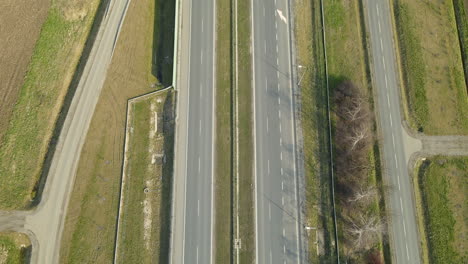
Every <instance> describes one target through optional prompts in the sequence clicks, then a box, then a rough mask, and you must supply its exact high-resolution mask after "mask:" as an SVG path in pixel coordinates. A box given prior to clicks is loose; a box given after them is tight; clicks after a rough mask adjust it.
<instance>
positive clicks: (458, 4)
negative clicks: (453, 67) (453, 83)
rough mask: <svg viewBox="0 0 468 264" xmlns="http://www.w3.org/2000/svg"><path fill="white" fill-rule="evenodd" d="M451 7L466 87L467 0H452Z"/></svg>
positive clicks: (467, 81) (467, 65) (467, 79)
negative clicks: (455, 24)
mask: <svg viewBox="0 0 468 264" xmlns="http://www.w3.org/2000/svg"><path fill="white" fill-rule="evenodd" d="M453 8H454V11H455V19H456V21H457V29H458V38H459V40H460V51H461V55H462V61H463V69H464V71H465V84H466V86H467V87H468V18H467V15H468V14H467V10H468V1H466V0H453ZM467 89H468V88H467Z"/></svg>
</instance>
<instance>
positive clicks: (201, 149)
mask: <svg viewBox="0 0 468 264" xmlns="http://www.w3.org/2000/svg"><path fill="white" fill-rule="evenodd" d="M187 2H189V1H187ZM187 2H186V3H185V4H184V5H183V6H182V27H183V29H182V33H181V41H180V42H181V43H182V44H181V45H182V48H181V51H180V63H181V65H180V67H181V69H182V71H180V72H179V73H180V75H181V76H179V79H180V81H178V82H177V83H180V86H179V87H176V88H177V89H178V91H179V96H178V98H179V104H178V117H177V122H178V128H177V130H178V132H177V133H178V134H177V135H176V136H177V144H176V164H177V165H176V167H175V181H176V182H175V192H174V195H175V196H177V197H174V199H175V200H174V202H175V204H174V207H175V208H174V220H173V237H172V245H171V246H172V253H171V262H172V263H211V262H212V249H213V248H214V246H213V239H212V236H213V231H212V230H213V225H214V223H213V220H212V219H213V214H214V212H213V202H214V201H213V199H212V197H213V165H214V164H213V148H214V137H213V131H214V74H215V71H214V56H215V52H214V40H215V28H214V18H215V14H214V12H215V2H214V0H191V1H190V2H189V4H187ZM188 12H189V13H188ZM186 42H188V45H186V44H184V43H186ZM185 64H186V65H188V67H186V66H184V65H185Z"/></svg>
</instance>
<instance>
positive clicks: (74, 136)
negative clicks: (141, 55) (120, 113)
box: [22, 0, 129, 264]
mask: <svg viewBox="0 0 468 264" xmlns="http://www.w3.org/2000/svg"><path fill="white" fill-rule="evenodd" d="M117 1H118V2H117ZM128 3H129V0H115V1H114V2H113V5H112V6H111V7H110V9H109V11H108V15H107V16H106V18H105V21H104V22H103V24H102V26H101V28H100V29H99V32H98V38H97V39H98V41H96V43H95V44H94V46H93V48H92V51H91V53H92V55H91V57H90V59H89V61H88V63H87V64H86V66H85V70H84V72H85V74H84V75H83V76H82V78H81V80H80V83H79V85H78V88H77V91H76V94H75V97H74V98H73V101H72V105H71V107H70V111H69V113H68V116H67V118H66V121H65V125H64V128H63V130H62V133H61V135H60V138H59V143H58V147H57V151H56V153H55V155H54V158H53V161H52V165H51V170H50V173H49V175H48V179H47V182H46V185H45V190H44V194H43V199H42V201H41V203H40V204H39V206H38V207H37V208H36V209H34V210H33V211H31V212H29V213H27V214H26V217H25V223H24V226H23V227H22V228H24V230H30V231H32V232H33V234H34V236H35V238H34V239H37V241H38V243H39V245H40V246H38V247H33V253H32V258H31V262H32V263H39V264H41V263H57V262H58V254H59V252H58V251H59V244H60V241H61V232H62V230H63V223H64V217H65V215H66V211H67V205H68V200H69V197H70V190H71V188H72V183H73V178H74V175H75V170H76V166H77V162H78V160H79V155H80V153H81V148H82V145H83V141H84V138H85V136H84V135H86V132H87V129H88V127H89V123H90V121H91V117H92V115H93V112H94V108H95V106H96V103H97V99H98V98H99V93H100V91H101V87H102V84H103V82H104V78H105V76H106V74H105V73H106V70H107V67H108V66H109V63H110V60H111V56H112V52H113V50H112V47H113V45H114V41H115V40H116V39H117V38H118V35H119V29H120V25H121V23H122V22H123V19H124V17H125V13H126V10H127V7H128ZM51 237H55V239H50V238H51Z"/></svg>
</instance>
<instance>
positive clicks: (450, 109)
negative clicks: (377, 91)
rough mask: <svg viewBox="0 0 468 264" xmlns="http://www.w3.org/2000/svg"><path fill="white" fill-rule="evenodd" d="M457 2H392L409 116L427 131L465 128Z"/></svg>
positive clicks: (462, 31)
mask: <svg viewBox="0 0 468 264" xmlns="http://www.w3.org/2000/svg"><path fill="white" fill-rule="evenodd" d="M461 2H462V1H412V0H394V1H393V4H394V5H393V11H394V15H395V24H396V36H397V40H398V42H397V44H398V46H399V51H400V62H401V70H402V77H403V86H404V90H403V95H404V98H405V99H406V100H405V103H406V108H407V111H406V113H407V119H408V121H409V124H410V125H411V126H412V127H413V128H415V129H417V130H418V131H420V132H424V133H426V134H442V135H446V134H467V133H468V117H467V115H466V114H465V113H467V112H468V101H467V99H466V98H467V89H466V80H465V76H464V74H463V72H464V71H463V63H462V61H463V58H466V54H463V53H464V49H465V46H466V31H467V29H466V23H467V22H466V14H465V15H464V13H465V12H466V11H464V9H463V8H462V6H463V3H461ZM454 4H455V5H454ZM457 22H458V23H457ZM457 25H458V30H457ZM459 37H460V38H459ZM465 61H466V60H465ZM465 64H466V62H465Z"/></svg>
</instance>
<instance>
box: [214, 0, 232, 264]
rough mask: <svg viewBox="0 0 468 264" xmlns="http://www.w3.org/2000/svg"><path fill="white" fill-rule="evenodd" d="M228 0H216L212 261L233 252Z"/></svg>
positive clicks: (229, 257) (225, 258) (225, 260)
mask: <svg viewBox="0 0 468 264" xmlns="http://www.w3.org/2000/svg"><path fill="white" fill-rule="evenodd" d="M231 2H232V1H231V0H217V1H216V25H217V26H216V36H217V38H216V103H215V104H216V137H215V138H216V144H215V146H216V147H215V148H216V149H215V151H216V155H215V157H216V163H215V164H216V165H215V170H216V171H215V173H216V180H215V182H216V184H215V201H216V202H215V206H216V208H215V214H216V215H215V223H216V224H215V241H216V243H215V244H216V250H215V262H216V263H231V262H232V254H233V250H232V249H233V248H232V246H233V237H232V235H233V215H232V212H233V211H232V205H233V193H232V191H233V189H232V187H233V178H232V176H233V167H232V165H233V145H232V143H233V138H232V133H233V132H234V131H233V113H232V111H233V109H232V96H233V93H232V92H233V89H232V57H231V55H232V49H231V47H232V35H231V27H232V17H231V15H232V9H231V8H232V7H231Z"/></svg>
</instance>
